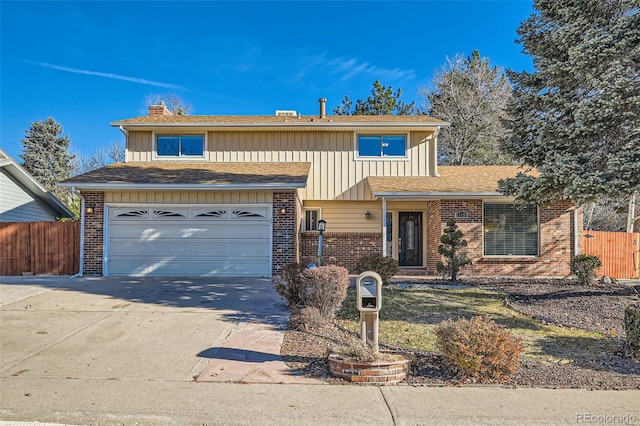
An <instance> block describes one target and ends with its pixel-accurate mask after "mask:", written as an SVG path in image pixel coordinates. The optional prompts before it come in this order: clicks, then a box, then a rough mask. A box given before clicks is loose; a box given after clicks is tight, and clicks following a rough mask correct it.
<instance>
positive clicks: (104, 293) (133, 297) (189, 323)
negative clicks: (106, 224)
mask: <svg viewBox="0 0 640 426" xmlns="http://www.w3.org/2000/svg"><path fill="white" fill-rule="evenodd" d="M0 282H1V283H2V284H0V306H1V307H2V308H1V311H0V336H1V337H2V339H1V341H2V343H1V345H2V346H1V351H0V377H8V376H9V377H17V376H20V377H27V378H28V377H33V378H36V377H37V378H51V379H54V378H76V379H111V380H136V379H137V380H170V381H193V380H194V378H196V377H198V376H199V375H200V374H201V373H202V372H203V371H204V369H205V368H207V369H208V370H207V371H208V373H207V374H206V377H207V379H208V380H209V381H213V380H215V378H216V376H218V374H217V373H216V365H217V364H216V363H220V362H225V363H226V364H225V366H224V367H220V368H219V370H224V371H225V375H223V376H224V380H225V381H242V378H243V377H242V374H240V376H234V375H233V374H234V373H237V371H236V370H238V369H242V368H244V367H246V366H247V364H246V363H244V362H243V360H241V359H240V360H237V361H238V362H237V363H235V364H233V363H231V364H229V363H230V362H231V361H233V360H231V361H230V360H228V359H226V360H223V359H221V356H220V354H222V355H224V354H225V351H226V353H227V354H228V353H230V352H231V351H235V352H234V353H240V355H239V356H242V355H241V351H242V349H243V348H224V342H225V340H226V339H227V337H228V336H229V334H230V333H231V332H232V331H233V330H236V329H238V325H239V324H241V323H246V322H247V321H248V322H249V323H258V324H261V325H262V326H263V327H262V328H263V329H264V328H265V327H266V328H267V329H268V328H270V327H271V328H273V327H279V326H281V325H282V323H283V322H284V321H286V312H285V311H283V309H282V302H281V300H279V298H277V297H275V298H274V297H273V291H272V290H271V284H270V280H269V279H259V278H175V279H158V278H153V279H152V278H142V279H138V278H74V279H69V278H60V277H0ZM254 303H255V305H252V304H254ZM252 306H254V307H259V308H260V309H258V310H256V309H254V308H252ZM241 320H242V321H241ZM243 328H247V327H246V326H245V327H243ZM249 328H250V330H249V331H250V332H249V335H248V339H249V340H248V341H246V340H247V339H245V340H244V341H243V343H242V344H244V345H246V346H250V345H251V340H252V339H258V340H261V339H260V336H257V335H256V333H257V332H259V331H260V329H258V330H256V327H255V326H254V327H249ZM280 334H281V333H272V334H271V335H280ZM245 335H246V333H245ZM256 336H257V337H256ZM236 340H237V339H236ZM262 340H264V339H262ZM280 343H281V341H279V342H274V344H273V345H272V346H274V347H272V348H271V349H272V352H273V351H279V345H280ZM263 349H264V348H263ZM266 349H267V350H265V351H264V352H260V351H255V349H254V350H253V351H252V353H253V354H255V353H256V352H257V353H258V354H261V357H260V359H258V360H256V361H257V362H259V363H260V364H261V365H264V361H268V360H274V361H278V359H277V358H278V357H277V354H278V352H276V354H275V355H274V354H269V350H268V349H269V348H266ZM221 351H222V352H221ZM225 357H226V358H228V356H225ZM245 375H246V374H245ZM262 376H265V375H264V374H262Z"/></svg>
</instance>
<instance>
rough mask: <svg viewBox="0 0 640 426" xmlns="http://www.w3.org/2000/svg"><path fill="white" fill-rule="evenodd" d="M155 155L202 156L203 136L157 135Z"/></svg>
mask: <svg viewBox="0 0 640 426" xmlns="http://www.w3.org/2000/svg"><path fill="white" fill-rule="evenodd" d="M156 155H157V156H158V157H202V156H204V136H203V135H157V136H156Z"/></svg>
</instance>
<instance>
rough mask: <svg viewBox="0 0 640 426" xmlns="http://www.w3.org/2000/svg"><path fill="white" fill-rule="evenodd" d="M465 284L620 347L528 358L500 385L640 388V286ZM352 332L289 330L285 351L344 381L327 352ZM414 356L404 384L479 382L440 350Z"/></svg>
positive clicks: (292, 359) (314, 372)
mask: <svg viewBox="0 0 640 426" xmlns="http://www.w3.org/2000/svg"><path fill="white" fill-rule="evenodd" d="M413 281H415V282H417V283H418V282H422V283H429V282H426V281H424V280H413ZM442 283H443V282H442V281H438V282H437V284H442ZM460 284H463V285H473V286H477V287H480V288H484V289H490V290H496V291H500V292H502V293H505V294H506V295H507V296H506V299H505V303H506V304H507V305H509V306H510V307H512V308H513V309H515V310H517V311H519V312H521V313H523V314H525V315H528V316H530V317H533V318H536V319H539V320H540V321H544V322H548V323H553V324H557V325H561V326H565V327H575V328H581V329H586V330H594V331H599V332H602V333H604V334H606V335H607V336H609V337H608V338H610V339H613V341H614V342H615V343H616V345H615V346H616V347H617V348H618V349H617V350H616V351H614V352H611V353H602V354H601V356H600V357H599V359H594V360H581V361H578V362H560V363H553V364H550V363H542V362H537V361H533V360H529V359H523V360H522V362H521V366H520V370H519V371H518V373H516V374H515V375H513V376H511V377H509V378H507V379H504V380H501V381H499V382H494V383H496V384H501V385H504V386H514V387H515V386H530V387H553V388H587V389H640V359H638V358H633V357H632V356H631V355H630V354H629V353H628V352H627V351H626V350H625V341H624V322H623V321H624V309H625V308H626V306H628V305H630V304H633V303H639V302H640V296H639V295H638V293H639V292H640V285H636V286H631V285H619V284H612V285H607V286H606V287H584V286H580V285H576V283H575V281H571V280H558V279H473V280H471V279H468V280H465V281H463V282H460ZM348 333H349V332H348V331H346V330H343V329H341V328H340V327H339V326H338V325H332V326H324V327H320V328H318V329H315V330H313V331H298V330H287V331H286V333H285V339H284V343H283V345H282V349H281V355H282V357H283V359H284V361H285V362H286V363H287V364H288V365H289V367H290V368H292V369H294V370H298V371H299V372H301V373H302V374H304V375H307V376H311V377H316V378H319V379H322V380H324V381H326V382H328V383H342V381H341V380H339V379H336V378H333V377H331V376H330V374H329V368H328V362H327V355H328V354H329V352H330V351H331V348H332V347H333V346H336V345H337V344H339V343H340V342H341V341H344V338H345V335H346V334H348ZM381 348H382V349H385V346H384V345H381ZM386 348H387V349H392V350H395V349H399V348H391V347H386ZM413 354H414V355H415V357H416V362H415V364H414V366H413V368H412V370H411V372H410V374H409V375H408V376H407V378H406V379H405V380H404V382H403V383H406V384H410V385H414V386H420V385H424V386H455V385H465V384H471V383H473V381H471V380H469V379H465V378H463V377H461V376H460V375H459V374H458V372H457V371H456V369H455V368H454V367H453V366H451V365H450V364H449V363H448V362H447V360H446V359H444V357H442V356H441V355H439V354H437V353H432V352H414V353H413Z"/></svg>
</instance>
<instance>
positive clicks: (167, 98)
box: [146, 93, 193, 115]
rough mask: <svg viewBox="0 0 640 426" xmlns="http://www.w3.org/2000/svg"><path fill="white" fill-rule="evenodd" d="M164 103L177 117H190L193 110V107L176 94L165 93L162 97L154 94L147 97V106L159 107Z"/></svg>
mask: <svg viewBox="0 0 640 426" xmlns="http://www.w3.org/2000/svg"><path fill="white" fill-rule="evenodd" d="M160 103H164V105H165V106H166V107H167V109H168V110H169V111H171V112H172V113H174V114H176V115H189V114H190V113H191V110H192V109H193V108H192V107H191V105H189V104H188V103H186V102H185V101H184V99H182V97H180V96H178V95H176V94H175V93H165V94H162V95H159V94H154V95H149V96H147V99H146V104H147V105H159V104H160Z"/></svg>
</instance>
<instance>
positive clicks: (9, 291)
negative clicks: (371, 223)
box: [0, 277, 640, 426]
mask: <svg viewBox="0 0 640 426" xmlns="http://www.w3.org/2000/svg"><path fill="white" fill-rule="evenodd" d="M286 320H287V311H286V309H285V308H284V305H283V303H282V301H281V300H280V299H279V297H278V296H277V295H276V294H275V292H274V291H273V289H272V288H271V284H270V281H269V280H268V279H255V278H251V279H249V278H175V279H151V278H143V279H137V278H102V277H96V278H91V277H85V278H73V279H70V278H68V277H0V426H18V425H26V424H28V425H35V424H40V425H42V423H41V422H43V423H51V424H63V425H116V424H117V425H248V424H265V425H280V424H282V425H288V424H296V425H306V424H310V425H360V424H368V425H503V424H513V425H516V424H517V425H539V424H549V425H551V424H640V391H639V390H625V391H590V390H581V389H540V388H518V389H509V388H502V387H498V386H468V387H414V386H408V385H396V386H380V387H378V386H357V385H328V384H325V383H323V382H320V381H319V380H315V379H310V378H305V377H302V376H300V375H299V374H296V373H295V372H293V371H290V370H289V369H288V368H287V367H286V365H285V364H284V363H283V362H282V360H281V359H280V357H279V349H280V345H281V344H282V338H283V330H284V325H285V323H286Z"/></svg>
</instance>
